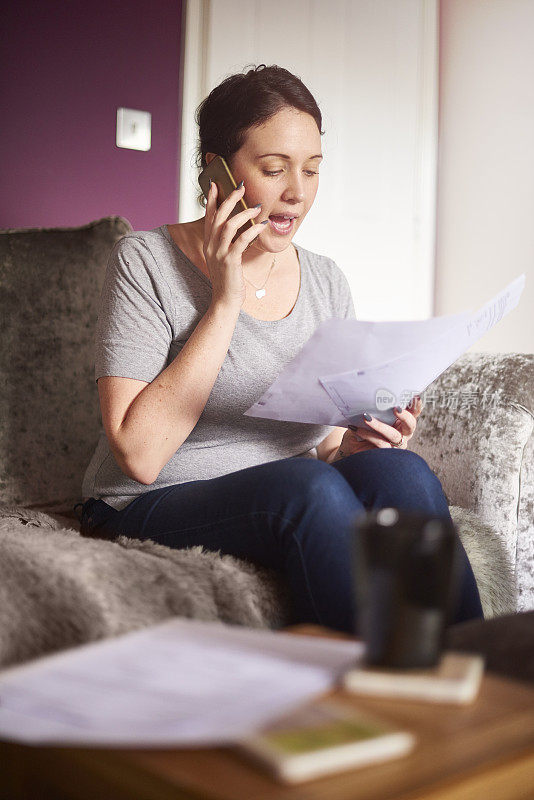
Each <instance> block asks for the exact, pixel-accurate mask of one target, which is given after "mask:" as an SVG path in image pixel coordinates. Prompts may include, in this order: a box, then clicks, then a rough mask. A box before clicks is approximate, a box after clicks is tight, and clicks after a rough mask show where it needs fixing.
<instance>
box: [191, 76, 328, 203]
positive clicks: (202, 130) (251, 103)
mask: <svg viewBox="0 0 534 800" xmlns="http://www.w3.org/2000/svg"><path fill="white" fill-rule="evenodd" d="M248 66H252V69H249V70H248V72H246V73H245V72H238V73H236V74H234V75H229V76H228V77H227V78H225V79H224V80H223V81H222V82H221V83H220V84H219V85H218V86H216V87H215V88H214V89H212V91H211V92H210V93H209V95H208V96H207V97H206V98H205V99H204V100H203V101H202V103H201V104H200V105H199V106H198V108H197V110H196V113H195V121H196V123H197V125H198V127H199V142H198V144H197V149H196V166H197V168H198V170H199V174H200V172H201V171H202V170H203V169H204V167H205V166H206V153H216V154H217V155H219V156H222V157H223V158H224V159H225V160H226V161H229V159H230V158H231V157H232V156H233V155H234V153H237V151H238V150H239V149H240V148H241V147H242V146H243V143H244V141H245V137H246V133H247V130H248V129H249V128H250V127H252V126H254V125H261V124H262V123H264V122H265V121H266V120H268V119H269V118H270V117H272V116H274V115H275V114H276V113H277V112H278V111H280V110H281V109H282V108H285V107H288V106H289V107H292V108H296V109H298V110H299V111H304V112H306V113H307V114H310V115H311V116H312V117H313V118H314V120H315V122H316V123H317V127H318V129H319V133H320V134H321V136H322V135H323V134H324V131H322V130H321V123H322V117H321V112H320V110H319V106H318V105H317V103H316V101H315V99H314V97H313V95H312V94H311V92H310V91H309V89H307V88H306V86H305V85H304V84H303V83H302V81H301V80H300V78H299V77H297V76H296V75H293V73H292V72H289V70H287V69H284V68H283V67H278V66H277V65H276V64H271V65H270V66H266V65H265V64H259V65H258V66H254V65H248ZM247 68H248V67H245V69H247ZM197 200H198V203H199V204H200V205H201V206H202V207H205V204H206V199H205V197H204V194H203V193H202V191H200V192H199V194H198V195H197Z"/></svg>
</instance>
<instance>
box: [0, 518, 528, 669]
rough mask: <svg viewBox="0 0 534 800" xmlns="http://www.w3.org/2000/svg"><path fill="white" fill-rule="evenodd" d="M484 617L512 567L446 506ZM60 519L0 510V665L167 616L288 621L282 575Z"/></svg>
mask: <svg viewBox="0 0 534 800" xmlns="http://www.w3.org/2000/svg"><path fill="white" fill-rule="evenodd" d="M450 511H451V516H452V518H453V521H454V522H455V524H456V526H457V528H458V531H459V534H460V538H461V539H462V543H463V545H464V547H465V549H466V552H467V555H468V557H469V559H470V561H471V565H472V567H473V571H474V574H475V577H476V579H477V584H478V587H479V592H480V596H481V600H482V606H483V609H484V615H485V616H486V617H494V616H499V615H502V614H506V613H510V612H513V611H515V605H516V603H515V591H514V577H513V569H512V567H511V565H510V563H509V561H508V559H507V556H506V552H505V549H504V547H503V545H502V543H501V542H500V540H499V538H498V536H497V535H496V533H495V531H494V530H493V529H492V528H491V527H490V526H488V525H486V524H484V523H482V522H481V521H480V520H479V519H478V518H477V517H476V515H475V514H473V513H472V512H470V511H467V510H465V509H462V508H456V507H451V509H450ZM77 526H78V523H77V522H75V521H74V520H72V519H68V518H66V517H60V516H59V515H51V514H48V513H44V512H42V511H38V510H34V509H27V508H21V507H3V508H2V507H0V668H2V667H7V666H9V665H13V664H17V663H20V662H23V661H27V660H29V659H32V658H36V657H38V656H40V655H45V654H46V653H51V652H53V651H56V650H60V649H63V648H67V647H74V646H76V645H79V644H82V643H84V642H89V641H93V640H96V639H101V638H105V637H108V636H117V635H120V634H122V633H126V632H128V631H131V630H135V629H138V628H142V627H145V626H147V625H151V624H154V623H157V622H160V621H162V620H164V619H166V618H168V617H171V616H181V617H191V618H196V619H203V620H219V621H221V622H225V623H228V624H237V625H245V626H249V627H254V628H278V627H283V626H284V625H285V624H287V623H288V619H289V617H288V613H287V609H288V605H287V602H288V601H287V593H286V588H285V585H284V582H283V579H282V578H281V576H279V575H277V574H276V573H274V572H272V571H269V570H265V569H260V568H258V567H256V566H254V565H252V564H250V563H248V562H245V561H241V560H238V559H236V558H234V557H232V556H228V555H223V556H221V555H220V554H219V553H212V552H209V551H203V549H202V547H200V546H198V547H192V548H190V549H187V550H175V549H172V548H169V547H165V546H163V545H159V544H156V543H154V542H152V541H144V542H139V541H137V540H135V539H130V538H128V537H125V536H120V537H119V538H118V540H117V541H116V542H108V541H104V540H100V539H89V538H85V537H82V536H81V535H80V533H79V528H78V527H77Z"/></svg>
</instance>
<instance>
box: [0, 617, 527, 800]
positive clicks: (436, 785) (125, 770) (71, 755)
mask: <svg viewBox="0 0 534 800" xmlns="http://www.w3.org/2000/svg"><path fill="white" fill-rule="evenodd" d="M286 630H289V631H291V632H292V633H295V634H307V635H310V634H311V635H321V636H334V637H337V638H350V637H344V635H343V634H338V633H335V632H332V631H328V630H327V629H325V628H319V627H317V626H309V625H307V626H302V625H301V626H294V627H292V628H288V629H286ZM329 694H330V696H338V697H340V696H341V697H343V699H344V701H345V702H347V703H351V704H354V705H355V706H357V707H359V708H363V709H368V710H369V711H374V712H377V713H379V714H382V715H383V716H385V717H388V718H390V719H391V720H393V721H396V722H398V723H400V724H401V725H403V726H406V727H407V728H409V729H411V730H412V731H413V732H414V733H415V734H416V735H417V737H418V743H417V745H416V747H415V750H414V751H413V753H411V754H410V755H409V756H405V757H403V758H401V759H397V760H395V761H389V762H386V763H384V764H380V765H374V766H370V767H365V768H360V769H356V770H350V771H346V772H340V773H338V774H336V775H334V776H330V777H324V778H320V779H316V780H313V781H307V782H306V783H301V784H299V785H297V786H284V785H282V784H279V783H277V782H275V781H274V780H273V779H271V778H270V777H269V776H268V775H266V774H264V773H263V772H261V771H260V770H259V769H258V768H257V767H255V766H254V765H253V764H252V763H250V762H249V761H247V760H246V758H245V757H244V756H242V755H240V754H239V753H237V752H236V751H234V750H232V749H231V748H226V747H217V748H202V749H198V748H195V749H180V750H176V749H173V750H104V749H94V748H91V749H82V748H63V747H28V746H26V745H18V744H13V743H5V742H0V765H1V766H0V798H1V800H22V799H24V800H171V799H172V800H181V799H182V798H193V799H195V800H198V799H199V798H202V800H393V799H395V800H423V798H424V800H478V799H479V798H482V799H483V800H512V799H513V800H519V798H521V800H527V798H531V797H532V798H534V688H533V687H532V686H530V685H529V684H526V683H520V682H517V681H512V680H508V679H504V678H500V677H497V676H496V675H492V674H486V675H485V676H484V679H483V683H482V687H481V690H480V694H479V696H478V698H477V699H476V701H475V702H474V703H473V704H472V705H470V706H467V707H463V708H462V707H456V708H455V707H451V706H445V705H439V706H438V705H432V704H429V703H414V702H411V701H410V702H408V701H391V700H384V699H371V698H363V697H356V696H355V695H351V694H347V693H345V692H342V691H340V690H336V691H335V692H331V693H329Z"/></svg>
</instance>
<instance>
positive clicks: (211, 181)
mask: <svg viewBox="0 0 534 800" xmlns="http://www.w3.org/2000/svg"><path fill="white" fill-rule="evenodd" d="M211 183H212V181H211V178H210V189H211ZM208 191H209V189H208Z"/></svg>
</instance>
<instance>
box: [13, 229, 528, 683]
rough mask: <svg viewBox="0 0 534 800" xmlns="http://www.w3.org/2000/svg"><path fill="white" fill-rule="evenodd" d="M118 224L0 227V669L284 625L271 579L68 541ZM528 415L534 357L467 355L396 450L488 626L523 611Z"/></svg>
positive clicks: (224, 560)
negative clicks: (405, 457)
mask: <svg viewBox="0 0 534 800" xmlns="http://www.w3.org/2000/svg"><path fill="white" fill-rule="evenodd" d="M131 229H132V228H131V225H130V223H129V222H128V220H126V219H124V218H123V217H120V216H109V217H104V218H102V219H98V220H95V221H93V222H90V223H88V224H87V225H82V226H79V227H73V228H48V229H41V228H26V229H6V230H2V231H0V325H1V333H2V344H3V346H2V349H1V352H0V375H1V378H2V392H1V393H0V668H3V667H7V666H8V665H13V664H16V663H19V662H23V661H25V660H28V659H31V658H35V657H37V656H39V655H44V654H46V653H50V652H53V651H56V650H60V649H63V648H66V647H72V646H75V645H78V644H81V643H83V642H88V641H92V640H96V639H100V638H104V637H108V636H117V635H119V634H121V633H125V632H127V631H130V630H134V629H136V628H140V627H143V626H145V625H150V624H153V623H155V622H159V621H161V620H163V619H165V618H167V617H170V616H173V615H179V616H186V617H195V618H198V619H205V620H220V621H221V622H225V623H228V624H238V625H246V626H250V627H265V628H268V627H270V628H280V627H283V626H284V625H285V624H287V620H288V614H287V608H288V605H287V594H286V587H285V584H284V581H283V577H282V576H280V575H278V574H275V573H273V572H271V571H269V570H265V569H260V568H258V567H256V566H255V565H253V564H250V563H248V562H245V561H239V560H238V559H235V558H232V557H231V556H226V555H221V554H220V553H213V552H207V551H203V549H202V548H201V547H193V548H191V549H188V550H172V549H171V548H167V547H164V546H162V545H159V544H156V543H155V542H152V541H150V539H146V540H143V541H139V540H136V539H131V538H127V537H124V536H122V537H119V539H118V540H117V541H115V542H110V541H105V540H98V539H90V538H87V537H84V536H81V535H80V518H79V511H77V510H75V505H76V504H77V503H79V502H80V501H81V499H82V498H81V484H82V477H83V474H84V471H85V468H86V466H87V464H88V462H89V459H90V457H91V455H92V453H93V450H94V447H95V445H96V441H97V439H98V434H99V431H100V429H101V426H102V422H101V416H100V408H99V400H98V389H97V385H96V383H95V381H94V360H93V359H94V352H93V346H94V332H95V326H96V321H97V315H98V305H99V296H100V290H101V286H102V283H103V279H104V274H105V270H106V263H107V257H108V254H109V251H110V250H111V248H112V246H113V244H114V243H115V242H116V241H117V240H118V239H119V238H120V237H121V236H123V235H124V234H126V233H127V232H129V231H130V230H131ZM479 299H480V300H481V301H482V300H484V299H486V298H485V296H484V297H480V298H479ZM533 411H534V354H520V353H504V354H491V353H482V352H475V353H467V354H465V355H464V356H462V357H461V358H460V359H458V361H457V362H455V363H454V364H453V365H452V366H451V367H450V368H449V369H447V370H446V371H445V372H444V373H443V374H442V375H441V376H440V377H439V378H438V379H437V380H436V381H435V382H434V383H433V384H432V385H431V386H430V387H428V389H427V390H426V392H425V408H424V410H423V412H422V414H421V416H420V418H419V421H418V427H417V431H416V434H415V436H414V437H413V439H412V440H411V441H410V445H409V446H410V449H412V450H414V451H415V452H417V453H419V454H420V455H421V456H422V457H423V458H425V460H426V461H427V463H428V464H429V466H430V467H431V468H432V469H433V471H434V472H435V473H436V474H437V476H438V477H439V479H440V480H441V483H442V485H443V488H444V491H445V494H446V497H447V500H448V503H449V507H450V511H451V516H452V518H453V520H454V522H455V524H456V526H457V529H458V532H459V535H460V538H461V540H462V542H463V544H464V547H465V549H466V551H467V554H468V556H469V559H470V561H471V564H472V566H473V571H474V573H475V577H476V579H477V583H478V586H479V591H480V595H481V600H482V605H483V609H484V614H485V617H486V618H494V617H503V616H505V615H510V614H513V613H514V612H518V611H529V610H530V609H532V608H534V435H533V429H534V415H533Z"/></svg>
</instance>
